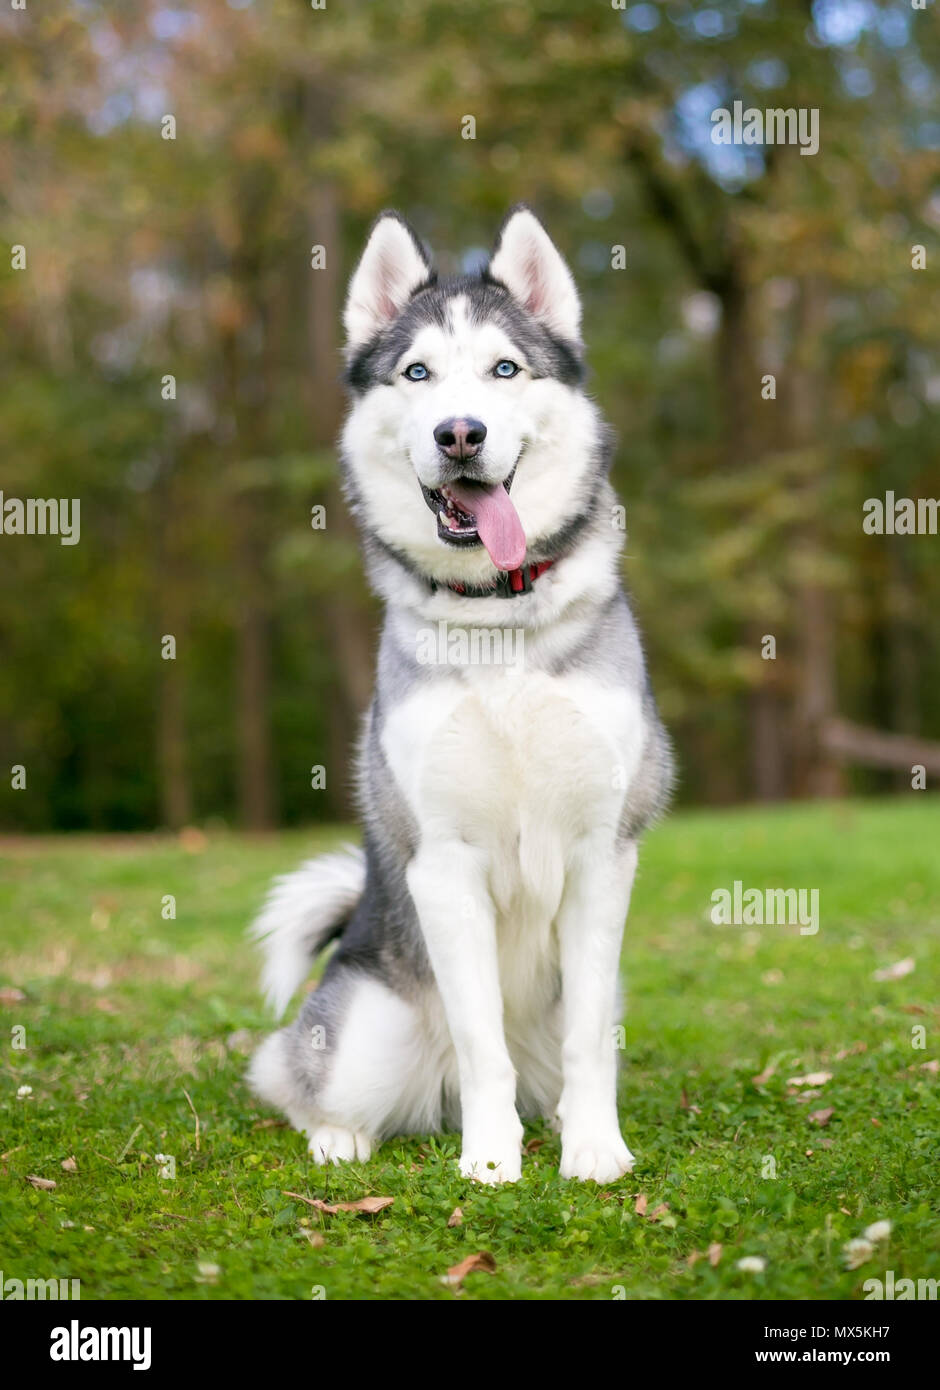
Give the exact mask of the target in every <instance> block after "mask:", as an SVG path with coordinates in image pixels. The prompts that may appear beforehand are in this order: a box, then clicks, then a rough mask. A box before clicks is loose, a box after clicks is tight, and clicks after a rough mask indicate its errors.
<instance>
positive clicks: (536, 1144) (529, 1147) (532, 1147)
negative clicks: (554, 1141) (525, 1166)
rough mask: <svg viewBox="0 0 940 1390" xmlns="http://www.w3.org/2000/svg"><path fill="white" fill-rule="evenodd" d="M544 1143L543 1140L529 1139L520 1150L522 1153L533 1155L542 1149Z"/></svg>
mask: <svg viewBox="0 0 940 1390" xmlns="http://www.w3.org/2000/svg"><path fill="white" fill-rule="evenodd" d="M544 1143H545V1140H544V1139H530V1140H529V1142H528V1144H526V1146H525V1148H524V1149H523V1150H522V1152H523V1153H527V1154H534V1153H536V1152H537V1151H538V1150H539V1149H540V1148H541V1147H542V1145H543V1144H544Z"/></svg>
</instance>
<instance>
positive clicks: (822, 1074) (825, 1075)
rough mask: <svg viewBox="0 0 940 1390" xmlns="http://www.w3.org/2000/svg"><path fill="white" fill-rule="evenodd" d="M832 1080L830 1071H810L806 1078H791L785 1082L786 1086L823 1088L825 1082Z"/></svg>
mask: <svg viewBox="0 0 940 1390" xmlns="http://www.w3.org/2000/svg"><path fill="white" fill-rule="evenodd" d="M831 1080H832V1072H831V1071H811V1072H807V1074H806V1076H791V1077H790V1079H789V1081H788V1082H787V1085H788V1086H825V1084H826V1082H827V1081H831Z"/></svg>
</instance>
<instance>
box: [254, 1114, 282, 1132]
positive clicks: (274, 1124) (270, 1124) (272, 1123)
mask: <svg viewBox="0 0 940 1390" xmlns="http://www.w3.org/2000/svg"><path fill="white" fill-rule="evenodd" d="M287 1125H288V1121H287V1120H276V1119H275V1118H274V1117H273V1115H272V1116H269V1118H268V1119H266V1120H257V1121H256V1122H255V1123H254V1124H253V1125H252V1126H251V1127H252V1129H286V1128H287Z"/></svg>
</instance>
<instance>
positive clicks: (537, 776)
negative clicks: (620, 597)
mask: <svg viewBox="0 0 940 1390" xmlns="http://www.w3.org/2000/svg"><path fill="white" fill-rule="evenodd" d="M642 741H643V727H642V715H641V711H640V703H639V699H638V697H637V695H636V693H635V692H633V691H631V690H629V689H627V688H609V687H602V686H599V685H598V683H597V682H596V681H592V680H591V679H590V677H589V676H587V675H585V674H581V673H571V674H566V675H561V676H551V675H548V674H547V673H545V672H542V671H531V670H516V669H498V670H494V669H493V668H480V667H469V668H464V669H461V670H460V671H458V672H455V673H453V674H452V675H448V676H447V677H446V678H444V679H440V680H436V681H434V682H432V683H430V684H428V685H427V686H423V687H421V688H420V689H418V690H417V691H415V692H413V693H412V694H410V695H409V696H408V697H407V698H406V699H405V701H404V702H403V703H402V704H400V705H399V706H398V707H397V708H396V709H395V710H394V711H393V712H392V713H391V714H390V716H389V718H388V719H387V721H386V724H385V728H384V731H383V736H382V743H383V748H384V751H385V755H386V758H387V760H388V763H389V766H390V768H391V770H392V774H393V776H394V777H395V780H396V782H397V783H398V786H399V788H400V790H401V792H402V794H403V795H404V797H405V799H406V800H407V802H408V805H409V807H410V809H411V811H412V813H413V815H414V817H415V820H416V822H417V824H418V828H419V833H420V835H421V838H422V840H431V841H436V842H439V843H441V844H442V845H446V843H447V841H448V840H450V841H458V842H462V843H464V844H469V845H472V846H474V847H476V848H478V849H479V850H480V852H481V854H482V855H483V856H484V857H485V869H486V873H487V875H488V882H489V889H490V893H491V896H492V899H493V903H494V906H495V908H496V910H497V913H498V914H499V916H500V917H501V918H502V919H503V921H504V923H505V924H506V925H507V927H508V928H509V929H511V930H524V929H526V925H527V924H530V925H531V926H532V927H533V928H534V927H535V926H536V924H542V925H544V924H545V923H548V924H550V923H551V920H552V919H553V917H554V916H555V913H556V912H557V910H558V906H559V903H560V901H561V895H562V892H563V889H564V879H565V868H566V864H567V862H568V859H569V857H570V854H571V851H572V850H573V848H574V846H575V845H577V844H578V843H579V842H581V841H583V840H584V839H585V838H586V837H588V836H591V835H594V834H595V833H597V832H600V831H603V830H605V829H609V830H610V831H611V832H613V831H614V830H615V828H616V826H617V823H618V820H619V817H620V813H621V809H622V806H623V801H624V795H625V790H626V788H627V787H628V786H629V783H630V780H631V779H632V776H633V774H634V772H635V769H636V766H637V763H638V760H639V754H640V749H641V747H642ZM455 906H456V907H457V909H458V910H459V906H460V905H459V904H456V905H455Z"/></svg>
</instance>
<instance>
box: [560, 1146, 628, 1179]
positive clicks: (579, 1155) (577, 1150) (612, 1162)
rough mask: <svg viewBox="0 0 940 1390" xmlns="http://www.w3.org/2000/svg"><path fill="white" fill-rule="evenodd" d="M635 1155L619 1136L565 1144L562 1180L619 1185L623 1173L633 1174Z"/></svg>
mask: <svg viewBox="0 0 940 1390" xmlns="http://www.w3.org/2000/svg"><path fill="white" fill-rule="evenodd" d="M634 1162H635V1160H634V1157H633V1154H632V1153H631V1152H630V1150H629V1149H628V1148H627V1146H626V1144H625V1143H624V1142H623V1140H622V1139H621V1137H620V1135H619V1134H618V1135H617V1136H616V1138H613V1137H612V1138H611V1139H598V1140H593V1141H592V1140H589V1139H584V1140H582V1139H578V1140H575V1141H572V1142H569V1143H565V1142H564V1140H563V1141H562V1147H561V1168H560V1169H559V1171H560V1173H561V1176H562V1177H563V1178H580V1180H581V1181H582V1182H598V1183H607V1182H616V1180H617V1179H618V1178H622V1177H623V1175H624V1173H632V1171H633V1164H634Z"/></svg>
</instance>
